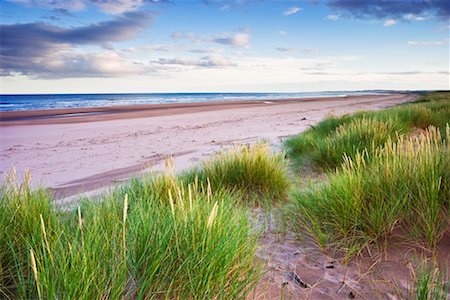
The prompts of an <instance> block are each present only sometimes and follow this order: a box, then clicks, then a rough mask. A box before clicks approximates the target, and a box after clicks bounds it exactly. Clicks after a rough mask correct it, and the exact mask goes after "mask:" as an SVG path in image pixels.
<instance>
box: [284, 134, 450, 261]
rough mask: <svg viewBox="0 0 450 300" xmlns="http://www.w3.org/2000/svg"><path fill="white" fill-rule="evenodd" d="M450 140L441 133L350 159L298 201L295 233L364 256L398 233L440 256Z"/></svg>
mask: <svg viewBox="0 0 450 300" xmlns="http://www.w3.org/2000/svg"><path fill="white" fill-rule="evenodd" d="M449 137H450V130H449V128H448V127H447V133H446V139H443V138H442V137H441V135H440V133H439V131H438V130H437V129H435V128H429V129H427V130H426V131H425V132H424V133H423V134H421V135H419V136H414V137H404V136H400V137H398V138H397V139H396V141H389V140H388V141H387V142H386V143H385V145H384V147H378V148H377V149H375V150H374V151H373V153H368V152H367V151H363V152H362V153H357V154H356V155H355V157H354V158H350V157H345V161H344V163H343V165H342V166H341V168H339V169H337V171H336V172H335V173H332V174H330V175H329V177H328V180H327V181H326V182H324V183H322V184H319V185H316V186H311V187H310V188H309V189H307V190H303V191H299V192H297V193H296V194H295V195H294V196H293V202H292V206H291V207H290V209H289V211H290V215H291V220H292V221H293V228H294V229H295V230H297V231H298V232H299V233H301V232H304V231H306V232H308V233H309V234H311V235H312V236H313V237H314V238H315V240H316V241H317V242H318V243H319V244H320V245H322V246H323V247H327V246H330V245H331V246H332V247H333V248H335V249H340V250H344V251H347V253H349V254H353V253H355V252H359V251H360V250H361V249H362V248H364V247H365V246H368V245H369V244H371V243H373V242H377V241H386V240H387V239H388V238H389V236H390V235H391V234H392V232H393V230H394V229H395V228H398V227H400V228H402V229H403V230H404V231H405V232H406V234H405V237H407V238H412V239H414V240H415V241H416V242H417V243H419V244H421V245H422V246H424V247H425V248H427V249H429V250H430V251H434V250H435V249H436V246H437V244H438V242H439V241H440V239H441V238H442V236H443V234H444V232H445V230H446V228H447V225H448V220H449V201H450V147H449V144H448V143H447V142H446V140H447V141H448V140H449Z"/></svg>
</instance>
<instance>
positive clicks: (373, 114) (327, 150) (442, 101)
mask: <svg viewBox="0 0 450 300" xmlns="http://www.w3.org/2000/svg"><path fill="white" fill-rule="evenodd" d="M449 120H450V93H430V94H426V95H425V96H423V97H422V98H420V99H419V101H418V102H416V103H408V104H403V105H399V106H397V107H394V108H390V109H385V110H382V111H370V112H357V113H355V114H352V115H344V116H341V117H335V116H331V117H328V118H326V119H325V120H324V121H322V122H320V123H319V124H317V125H315V126H312V127H311V128H310V129H308V130H307V131H305V132H304V133H303V134H300V135H298V136H294V137H292V138H290V139H288V140H287V141H286V142H285V147H286V149H287V153H288V156H289V157H290V158H291V159H293V160H294V162H296V164H297V165H304V164H305V163H306V162H309V161H311V162H312V163H313V165H314V166H317V167H319V168H322V169H325V170H330V169H334V168H337V167H339V166H340V165H341V163H342V162H343V161H344V156H348V157H351V158H354V157H355V155H356V154H357V153H358V152H362V151H369V152H370V151H373V150H374V149H376V148H377V147H380V146H383V144H384V143H385V142H386V141H387V140H396V139H397V138H398V137H399V136H400V135H402V134H412V133H414V132H416V131H417V130H424V129H426V128H428V127H429V126H434V127H437V128H439V129H440V131H441V134H442V136H443V138H445V128H446V124H447V123H448V121H449Z"/></svg>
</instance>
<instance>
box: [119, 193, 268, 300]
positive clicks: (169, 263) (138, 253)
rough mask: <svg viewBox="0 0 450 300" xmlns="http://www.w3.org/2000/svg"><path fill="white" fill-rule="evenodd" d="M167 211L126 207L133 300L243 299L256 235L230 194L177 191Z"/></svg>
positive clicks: (250, 282)
mask: <svg viewBox="0 0 450 300" xmlns="http://www.w3.org/2000/svg"><path fill="white" fill-rule="evenodd" d="M177 190H178V192H177V193H174V194H173V195H172V193H170V194H169V201H168V205H160V203H158V202H155V201H140V202H135V205H133V206H132V207H130V224H129V225H130V236H129V239H130V244H129V248H128V251H130V254H131V257H132V266H133V270H132V273H133V277H134V278H135V285H136V289H135V292H136V294H135V295H136V297H137V298H139V299H142V298H145V299H155V298H157V299H159V298H161V297H163V298H167V299H236V298H245V296H246V295H247V294H248V293H249V292H250V291H251V290H252V288H253V287H254V285H255V283H256V282H257V280H258V278H259V276H260V275H261V273H260V268H259V267H258V266H257V262H256V261H255V251H256V242H257V235H255V234H253V233H251V232H250V228H249V223H248V215H247V213H246V211H245V210H244V209H240V208H237V207H236V206H235V205H234V203H235V202H236V200H234V199H230V198H232V197H234V196H233V195H232V194H230V193H228V192H224V191H215V192H211V190H210V189H209V188H207V189H206V191H201V189H199V188H198V187H195V186H191V185H189V186H188V187H187V188H186V189H185V188H184V187H182V186H180V185H177Z"/></svg>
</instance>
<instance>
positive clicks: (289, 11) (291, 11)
mask: <svg viewBox="0 0 450 300" xmlns="http://www.w3.org/2000/svg"><path fill="white" fill-rule="evenodd" d="M301 10H302V9H301V8H300V7H297V6H293V7H289V8H288V9H286V10H285V11H284V12H283V15H285V16H290V15H293V14H296V13H298V12H299V11H301Z"/></svg>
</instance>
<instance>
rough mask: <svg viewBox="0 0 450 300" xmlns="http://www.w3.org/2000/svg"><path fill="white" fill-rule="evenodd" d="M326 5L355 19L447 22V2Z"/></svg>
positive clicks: (350, 0) (381, 0) (354, 0)
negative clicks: (414, 18) (426, 18)
mask: <svg viewBox="0 0 450 300" xmlns="http://www.w3.org/2000/svg"><path fill="white" fill-rule="evenodd" d="M328 4H329V5H330V6H331V7H332V8H333V9H335V10H336V11H339V12H341V13H343V14H347V15H349V16H351V17H356V18H376V19H401V18H403V16H405V15H406V16H408V15H411V16H412V15H414V16H417V17H423V16H424V15H430V16H431V15H433V16H436V17H437V18H439V19H442V20H444V21H447V22H448V18H449V17H450V5H449V3H448V0H408V1H406V0H399V1H397V0H395V1H390V0H364V1H361V0H330V1H329V2H328Z"/></svg>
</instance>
